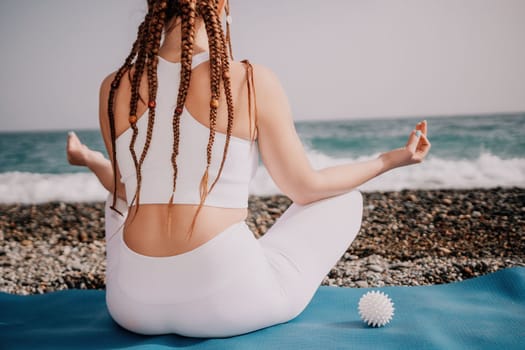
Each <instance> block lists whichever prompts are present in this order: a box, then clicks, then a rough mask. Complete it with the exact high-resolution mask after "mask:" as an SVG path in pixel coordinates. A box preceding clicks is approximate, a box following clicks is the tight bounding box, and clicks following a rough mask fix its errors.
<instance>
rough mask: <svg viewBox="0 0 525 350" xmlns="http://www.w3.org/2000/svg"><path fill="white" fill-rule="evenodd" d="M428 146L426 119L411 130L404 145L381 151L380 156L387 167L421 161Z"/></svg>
mask: <svg viewBox="0 0 525 350" xmlns="http://www.w3.org/2000/svg"><path fill="white" fill-rule="evenodd" d="M430 146H431V145H430V141H429V140H428V138H427V121H426V120H423V121H422V122H419V123H417V125H416V128H415V129H414V130H412V132H411V133H410V135H409V136H408V141H407V143H406V145H405V147H402V148H398V149H395V150H392V151H389V152H386V153H383V154H381V156H380V158H381V159H382V160H383V162H384V163H385V166H386V168H387V169H394V168H398V167H402V166H406V165H411V164H416V163H421V162H422V161H423V159H425V157H426V155H427V154H428V152H429V151H430Z"/></svg>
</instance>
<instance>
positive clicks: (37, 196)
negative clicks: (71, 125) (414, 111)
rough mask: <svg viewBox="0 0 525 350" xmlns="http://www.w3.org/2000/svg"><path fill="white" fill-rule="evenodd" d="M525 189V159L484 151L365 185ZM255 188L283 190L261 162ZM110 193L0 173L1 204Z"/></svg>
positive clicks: (76, 180)
mask: <svg viewBox="0 0 525 350" xmlns="http://www.w3.org/2000/svg"><path fill="white" fill-rule="evenodd" d="M308 155H309V159H310V162H311V164H312V166H313V167H314V168H317V169H319V168H324V167H328V166H333V165H337V164H344V163H348V162H356V161H362V160H367V159H372V158H374V157H376V156H377V155H373V156H369V157H360V158H358V159H340V158H331V157H329V156H327V155H324V154H321V153H316V152H309V154H308ZM496 186H502V187H511V186H518V187H525V159H524V158H514V159H501V158H499V157H497V156H495V155H492V154H490V153H483V154H481V155H480V156H479V157H478V158H477V159H475V160H450V159H440V158H436V157H434V158H432V157H430V158H429V159H428V160H426V161H425V162H423V163H422V164H418V165H413V166H409V167H404V168H398V169H395V170H393V171H391V172H388V173H386V174H383V175H381V176H380V177H378V178H375V179H373V180H371V181H369V182H368V183H366V184H364V185H362V186H361V187H360V189H361V190H362V191H365V192H369V191H397V190H401V189H440V188H453V189H460V188H463V189H469V188H490V187H496ZM250 192H251V193H252V194H255V195H270V194H276V193H280V191H279V190H278V188H277V186H276V185H275V183H274V182H273V181H272V179H271V178H270V176H269V175H268V172H267V171H266V169H265V168H264V167H263V166H260V167H259V169H258V171H257V173H256V176H255V179H254V181H253V182H252V184H251V188H250ZM106 195H107V192H106V191H105V190H104V188H103V187H102V186H101V185H100V184H99V182H98V180H97V178H96V177H95V176H94V175H92V174H90V173H76V174H56V175H51V174H33V173H22V172H7V173H2V174H0V203H42V202H48V201H64V202H90V201H102V200H104V199H105V198H106Z"/></svg>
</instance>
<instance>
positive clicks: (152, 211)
mask: <svg viewBox="0 0 525 350" xmlns="http://www.w3.org/2000/svg"><path fill="white" fill-rule="evenodd" d="M160 56H161V57H162V58H164V59H165V60H166V61H169V62H174V61H175V59H173V55H170V53H169V52H165V53H163V52H162V50H161V51H160ZM132 73H133V71H131V74H132ZM131 76H132V75H131ZM230 76H231V89H232V97H233V105H234V118H235V119H234V126H233V131H232V136H234V137H238V138H242V139H246V140H249V139H250V135H253V130H254V129H255V122H254V118H253V117H252V118H250V117H249V115H248V90H247V86H246V70H245V68H244V66H243V64H242V63H240V62H232V63H231V68H230ZM113 77H114V73H113V74H111V75H110V76H108V77H107V78H106V79H105V80H104V82H103V83H102V87H101V96H100V101H101V106H100V116H101V129H102V134H103V137H104V141H105V142H106V145H109V147H108V149H110V147H111V138H110V135H109V132H108V130H107V128H104V119H105V120H107V118H108V117H107V102H106V101H107V96H108V94H109V88H110V84H111V82H112V80H113ZM209 86H210V78H209V62H208V61H206V62H203V63H202V64H200V65H198V66H197V67H195V68H194V69H193V70H192V77H191V80H190V86H189V89H188V95H187V98H186V104H185V107H186V109H187V110H188V112H189V113H190V114H191V116H192V117H193V118H194V119H195V120H196V121H198V122H199V123H200V124H202V125H204V126H206V127H208V126H209V101H210V99H211V93H210V88H209ZM139 92H140V96H141V99H142V100H141V99H139V102H138V107H137V115H138V116H141V117H139V119H140V118H147V113H145V112H146V111H147V105H146V103H145V102H143V101H147V96H148V85H147V79H146V76H145V75H144V76H143V80H142V82H141V84H140V89H139ZM130 96H131V86H130V80H129V78H128V75H127V74H126V76H125V77H124V78H123V79H122V82H121V84H120V87H119V88H118V90H117V92H116V94H115V104H114V106H115V129H116V136H117V137H118V136H119V135H121V134H122V133H124V132H125V131H126V130H127V129H128V128H129V127H130V125H129V122H128V118H129V102H130ZM252 98H253V97H252ZM227 118H228V113H227V104H226V98H225V96H224V94H221V97H220V100H219V108H218V113H217V125H216V132H219V133H226V128H227V120H228V119H227ZM153 137H155V136H153ZM166 147H169V148H171V147H172V145H171V144H169V145H166ZM202 157H203V158H204V157H206V149H203V150H202ZM117 170H118V164H117ZM203 171H204V169H203ZM117 178H118V179H119V178H120V174H118V175H117ZM123 186H124V185H123V184H122V183H120V182H118V183H117V193H119V194H123V193H125V191H124V189H123ZM196 190H197V189H196ZM197 208H198V205H193V204H174V205H173V206H171V209H168V205H167V204H140V208H139V210H138V211H137V213H136V215H135V206H134V207H132V208H131V210H130V212H129V213H128V218H127V220H126V224H125V229H124V241H125V243H126V244H127V245H128V247H129V248H130V249H132V250H134V251H135V252H137V253H139V254H142V255H147V256H173V255H177V254H181V253H184V252H187V251H190V250H192V249H194V248H196V247H198V246H200V245H202V244H204V243H205V242H207V241H209V240H210V239H212V238H213V237H215V236H216V235H217V234H218V233H220V232H222V231H224V229H225V228H227V227H229V226H231V225H233V224H235V223H237V222H239V221H242V220H244V219H245V218H246V215H247V210H246V209H245V208H219V207H211V206H206V205H205V206H203V207H202V209H201V211H200V213H199V215H198V216H197V220H196V223H195V227H194V230H193V231H192V235H191V237H190V238H189V239H188V235H187V233H188V232H189V230H190V227H191V224H192V220H193V217H194V216H195V213H196V210H197ZM168 210H171V215H172V222H173V224H172V225H171V228H172V229H171V231H172V232H171V235H170V234H169V233H168V232H167V229H166V228H167V221H168Z"/></svg>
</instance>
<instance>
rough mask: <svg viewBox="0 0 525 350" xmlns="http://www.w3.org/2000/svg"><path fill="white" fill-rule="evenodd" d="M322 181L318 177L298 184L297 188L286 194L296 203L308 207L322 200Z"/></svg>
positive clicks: (311, 177)
mask: <svg viewBox="0 0 525 350" xmlns="http://www.w3.org/2000/svg"><path fill="white" fill-rule="evenodd" d="M321 187H322V186H321V185H320V181H319V179H318V177H317V175H316V174H315V175H312V176H310V177H309V178H308V179H304V180H303V181H298V182H296V184H295V186H294V187H293V188H292V189H291V190H290V191H289V192H288V193H285V194H286V195H287V196H288V197H289V198H290V199H291V200H292V201H293V202H294V203H296V204H299V205H307V204H310V203H312V202H315V201H318V200H319V199H321V198H322V195H321V193H322V191H321Z"/></svg>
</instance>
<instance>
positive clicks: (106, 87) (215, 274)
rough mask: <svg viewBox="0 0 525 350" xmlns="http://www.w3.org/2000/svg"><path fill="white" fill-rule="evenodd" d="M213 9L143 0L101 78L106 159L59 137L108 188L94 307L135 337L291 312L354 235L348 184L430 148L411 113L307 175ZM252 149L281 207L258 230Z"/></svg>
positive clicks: (261, 76)
mask: <svg viewBox="0 0 525 350" xmlns="http://www.w3.org/2000/svg"><path fill="white" fill-rule="evenodd" d="M224 12H226V14H228V13H229V7H228V4H227V3H226V4H225V1H224V0H198V1H196V0H173V1H166V0H159V1H154V0H149V1H148V13H147V15H146V17H145V19H144V22H143V23H142V24H141V25H140V27H139V33H138V37H137V41H136V42H135V44H134V45H133V48H132V50H131V53H130V55H129V56H128V58H127V59H126V61H125V63H124V65H123V66H122V67H121V68H120V69H119V70H118V71H117V72H115V73H113V74H111V75H110V76H108V77H107V78H106V79H105V80H104V81H103V82H102V85H101V89H100V127H101V130H102V135H103V138H104V141H105V143H106V147H107V150H108V154H109V155H110V160H107V159H105V158H104V157H103V156H102V155H101V154H100V153H97V152H93V151H91V150H89V149H88V148H87V147H85V146H83V145H82V144H81V143H80V141H79V140H78V138H76V136H75V135H74V134H71V135H70V137H69V139H68V159H69V161H70V162H71V163H72V164H75V165H85V166H88V167H89V168H90V169H91V170H92V171H93V172H94V173H95V174H96V175H97V176H98V178H99V179H100V181H101V182H102V184H103V185H104V186H105V187H106V188H107V189H108V190H109V191H110V192H111V193H113V195H111V196H110V197H109V198H108V201H107V206H106V242H107V271H106V287H107V292H106V302H107V307H108V310H109V312H110V314H111V316H112V317H113V319H114V320H115V321H116V322H117V323H119V324H120V325H121V326H123V327H124V328H126V329H128V330H130V331H133V332H137V333H142V334H164V333H176V334H180V335H185V336H193V337H227V336H233V335H238V334H242V333H246V332H250V331H254V330H257V329H260V328H264V327H268V326H271V325H275V324H278V323H283V322H287V321H289V320H291V319H293V318H294V317H296V316H297V315H298V314H300V313H301V311H302V310H303V309H304V308H305V307H306V305H307V304H308V303H309V302H310V300H311V298H312V296H313V294H314V293H315V291H316V290H317V288H318V286H319V285H320V283H321V281H322V279H323V277H324V276H325V275H326V274H327V273H328V271H329V270H330V269H331V268H332V267H333V265H334V264H335V263H336V262H337V260H338V259H339V258H340V257H341V255H342V254H343V253H344V252H345V251H346V249H347V248H348V246H349V245H350V244H351V242H352V241H353V239H354V238H355V236H356V235H357V233H358V231H359V227H360V225H361V215H362V198H361V195H360V193H359V192H357V191H355V190H354V189H355V187H357V186H359V185H361V184H363V183H364V182H366V181H368V180H370V179H372V178H374V177H376V176H378V175H379V174H381V173H383V172H385V171H387V170H390V169H393V168H396V167H400V166H405V165H409V164H414V163H419V162H421V161H422V160H423V159H424V157H425V156H426V154H427V153H428V151H429V149H430V143H429V141H428V139H427V137H426V133H427V126H426V122H421V123H418V124H417V126H416V127H415V130H413V131H412V132H411V134H410V136H409V137H408V142H407V144H406V146H405V147H403V148H399V149H396V150H392V151H389V152H386V153H383V154H381V156H379V157H378V158H377V159H374V160H370V161H366V162H361V163H354V164H347V165H341V166H335V167H331V168H326V169H322V170H317V171H316V170H313V169H312V168H311V166H310V164H309V162H308V160H307V157H306V155H305V152H304V150H303V147H302V144H301V142H300V140H299V138H298V136H297V133H296V131H295V129H294V125H293V121H292V116H291V112H290V108H289V105H288V101H287V98H286V95H285V93H284V92H283V89H282V88H281V85H280V84H279V81H278V79H277V78H276V76H275V75H274V74H273V73H272V72H271V71H270V70H268V69H267V68H265V67H263V66H260V65H254V66H252V65H251V64H249V62H247V61H243V62H235V61H233V60H231V45H230V44H229V22H230V21H231V17H229V15H228V19H227V26H226V27H227V34H226V35H224V33H223V31H222V25H221V17H222V15H223V13H224ZM161 34H164V40H161ZM146 114H147V115H146ZM255 141H257V143H255ZM258 152H260V154H261V157H262V160H263V162H264V164H265V166H266V168H267V169H268V171H269V173H270V175H271V177H272V178H273V180H274V181H275V183H276V184H277V185H278V187H279V188H280V190H281V191H282V192H283V193H284V194H286V195H287V196H289V197H290V198H291V199H292V200H293V202H294V204H292V206H291V207H290V208H289V209H288V210H287V211H286V212H285V213H284V215H283V216H282V217H281V218H280V219H279V220H278V221H277V222H276V223H275V225H274V226H273V227H272V228H271V229H270V230H268V232H267V233H266V234H265V235H264V236H263V237H262V238H260V239H258V240H257V239H256V238H255V237H254V236H253V234H252V233H251V232H250V230H249V229H248V227H247V225H246V224H245V222H244V220H245V218H246V215H247V199H248V184H249V182H250V180H251V178H252V176H253V173H254V169H255V168H256V167H257V159H258ZM128 208H129V211H128Z"/></svg>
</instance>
